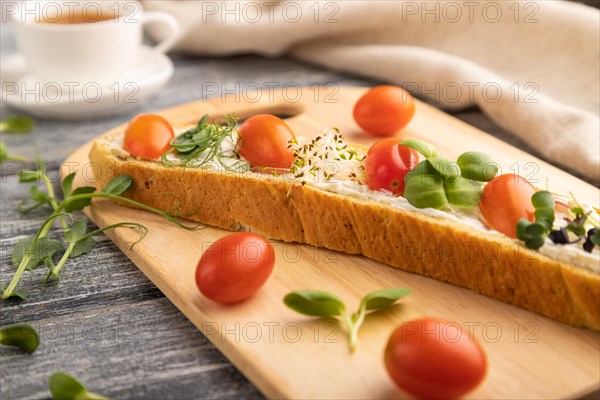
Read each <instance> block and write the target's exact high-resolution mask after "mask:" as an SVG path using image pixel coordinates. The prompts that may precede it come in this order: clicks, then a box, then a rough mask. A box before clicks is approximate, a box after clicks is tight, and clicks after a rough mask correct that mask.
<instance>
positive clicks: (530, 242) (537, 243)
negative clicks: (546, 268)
mask: <svg viewBox="0 0 600 400" xmlns="http://www.w3.org/2000/svg"><path fill="white" fill-rule="evenodd" d="M544 242H545V240H544V237H543V236H536V237H532V238H529V239H527V240H525V246H527V248H529V249H533V250H537V249H539V248H540V247H542V246H543V245H544Z"/></svg>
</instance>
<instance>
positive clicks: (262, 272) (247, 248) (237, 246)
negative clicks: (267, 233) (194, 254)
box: [196, 232, 275, 304]
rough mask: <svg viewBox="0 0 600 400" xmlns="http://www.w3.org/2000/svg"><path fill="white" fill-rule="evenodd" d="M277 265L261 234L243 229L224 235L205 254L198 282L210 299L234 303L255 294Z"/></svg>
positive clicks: (197, 273)
mask: <svg viewBox="0 0 600 400" xmlns="http://www.w3.org/2000/svg"><path fill="white" fill-rule="evenodd" d="M274 265H275V252H274V251H273V246H272V245H271V243H269V242H268V241H267V240H266V239H265V238H263V237H262V236H259V235H256V234H254V233H249V232H243V233H234V234H231V235H228V236H225V237H223V238H221V239H219V240H217V241H216V242H215V243H213V244H212V245H211V246H210V247H209V248H208V249H207V250H206V251H205V252H204V254H202V257H201V258H200V261H199V262H198V266H197V268H196V284H197V286H198V289H200V292H202V294H203V295H204V296H206V297H208V298H209V299H211V300H213V301H216V302H217V303H222V304H232V303H238V302H240V301H244V300H246V299H248V298H250V297H252V296H253V295H254V294H255V293H256V292H257V291H258V290H259V289H260V288H261V287H262V286H263V285H264V284H265V282H266V281H267V279H269V276H270V275H271V272H273V266H274Z"/></svg>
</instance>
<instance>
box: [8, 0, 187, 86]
mask: <svg viewBox="0 0 600 400" xmlns="http://www.w3.org/2000/svg"><path fill="white" fill-rule="evenodd" d="M59 18H60V20H61V21H65V18H69V20H70V21H73V20H74V19H75V18H79V19H81V18H83V21H84V22H82V23H53V22H52V21H57V20H59ZM11 20H12V22H13V26H14V31H15V36H16V41H17V48H18V50H19V52H20V53H21V54H22V55H23V57H24V58H25V62H26V63H27V68H28V69H29V70H30V72H31V73H32V74H33V75H34V76H35V77H36V78H38V79H40V80H42V81H46V82H57V83H59V84H61V85H62V84H65V83H67V82H69V83H70V82H78V83H80V82H97V83H106V82H110V81H111V80H112V81H114V80H115V79H118V78H119V77H120V76H121V75H123V74H124V73H126V72H127V69H128V68H129V67H131V66H132V65H133V63H134V62H135V60H136V57H137V56H138V51H139V50H140V48H141V45H142V38H143V26H144V25H146V24H149V23H162V24H165V25H166V26H167V27H168V28H169V34H168V36H167V37H166V38H164V39H163V40H162V41H161V42H160V43H158V44H157V45H156V46H155V47H154V49H155V51H158V52H162V53H164V52H167V51H168V50H169V49H170V48H171V47H172V46H173V45H174V44H175V42H176V40H177V39H178V36H179V25H178V23H177V21H176V20H175V19H174V18H173V17H172V16H171V15H169V14H167V13H163V12H158V11H151V12H143V10H142V6H141V5H140V3H138V2H137V1H117V0H96V1H88V0H70V1H25V2H23V3H21V4H19V6H18V8H17V9H15V10H14V12H13V13H12V15H11Z"/></svg>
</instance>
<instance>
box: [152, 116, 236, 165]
mask: <svg viewBox="0 0 600 400" xmlns="http://www.w3.org/2000/svg"><path fill="white" fill-rule="evenodd" d="M238 121H239V119H238V118H237V117H236V116H235V115H233V114H232V115H229V114H228V115H225V117H224V119H223V121H221V122H218V123H211V124H209V123H207V122H208V114H207V115H204V116H203V117H202V118H201V119H200V121H199V122H198V124H197V125H196V126H195V127H194V128H191V129H188V130H187V131H185V132H183V133H181V134H179V135H177V136H176V137H174V138H173V139H172V140H171V142H170V145H171V148H170V149H169V150H168V151H167V152H166V153H165V154H163V155H162V156H161V162H162V164H163V166H165V167H168V168H173V167H175V166H182V167H184V168H187V167H191V168H199V167H202V166H204V165H206V164H208V163H211V162H213V161H215V162H217V163H218V164H219V165H220V166H221V167H223V168H225V169H226V170H228V171H234V172H240V171H241V172H244V171H245V170H247V168H248V166H247V165H246V164H245V163H243V162H241V161H238V162H235V163H234V164H233V165H227V163H225V162H224V161H223V159H225V158H229V159H235V160H239V159H240V156H239V154H238V153H237V150H236V149H237V143H238V140H239V137H238V135H237V123H238ZM226 141H229V142H231V145H232V148H231V149H225V148H224V147H225V146H223V143H224V142H226ZM174 153H176V154H177V155H178V156H179V157H180V158H179V160H178V162H173V161H172V160H170V159H169V155H171V154H174Z"/></svg>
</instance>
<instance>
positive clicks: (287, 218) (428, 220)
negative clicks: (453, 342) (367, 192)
mask: <svg viewBox="0 0 600 400" xmlns="http://www.w3.org/2000/svg"><path fill="white" fill-rule="evenodd" d="M109 140H110V137H102V138H99V139H97V140H96V141H94V143H93V146H92V149H91V152H90V154H89V158H90V161H91V162H92V163H94V164H95V168H94V170H95V171H96V173H97V176H96V182H97V183H98V184H99V185H104V184H106V183H107V182H108V181H109V180H110V179H112V177H114V176H115V175H118V174H127V175H130V176H131V177H132V178H133V184H132V187H131V188H130V189H129V190H128V191H127V192H126V193H125V195H126V196H127V197H128V198H131V199H133V200H135V201H138V202H141V203H144V204H147V205H149V206H152V207H155V208H157V209H160V210H163V211H166V210H171V209H173V208H175V207H177V206H178V205H179V201H181V202H182V203H181V205H182V210H181V212H182V213H184V214H188V215H187V216H186V218H187V219H190V220H193V221H197V222H201V223H204V224H208V225H213V226H217V227H220V228H224V229H227V230H232V231H239V230H252V231H255V232H258V233H261V234H263V235H265V236H267V237H270V238H272V239H277V240H282V241H285V242H299V243H306V244H310V245H313V246H317V247H324V248H327V249H331V250H337V251H341V252H344V253H348V254H361V255H364V256H366V257H368V258H371V259H373V260H376V261H380V262H382V263H385V264H388V265H390V266H392V267H396V268H399V269H402V270H404V271H409V272H413V273H417V274H421V275H425V276H428V277H432V278H435V279H438V280H441V281H446V282H450V283H453V284H456V285H459V286H462V287H465V288H468V289H471V290H473V291H475V292H477V293H480V294H483V295H486V296H489V297H492V298H495V299H498V300H500V301H503V302H506V303H510V304H514V305H516V306H519V307H522V308H525V309H527V310H530V311H533V312H536V313H539V314H542V315H545V316H547V317H550V318H552V319H555V320H558V321H562V322H564V323H567V324H570V325H574V326H578V327H585V328H590V329H593V330H600V277H599V275H598V274H595V273H594V272H592V271H589V270H586V269H584V268H577V267H574V266H570V265H568V264H565V263H563V262H560V261H556V260H552V259H550V258H548V257H546V256H543V255H541V254H539V253H538V252H535V251H532V250H529V249H526V248H524V247H522V246H521V245H519V244H517V243H516V242H514V241H513V240H510V239H509V238H506V237H502V236H499V235H492V234H486V233H484V232H481V231H478V230H475V229H469V226H467V225H464V224H461V223H458V222H454V221H452V220H441V219H438V218H433V217H429V216H427V215H423V214H419V213H414V212H410V211H403V210H398V209H396V208H392V207H390V206H387V205H383V204H379V203H375V202H372V201H368V200H361V199H357V198H354V197H350V196H344V195H339V194H334V193H330V192H325V191H322V190H319V189H316V188H313V187H310V186H304V185H302V184H300V183H299V182H290V181H286V180H283V179H277V178H268V177H266V176H265V175H262V176H258V174H229V173H220V172H214V171H206V170H203V169H187V170H185V171H184V170H183V169H182V168H164V167H162V166H161V165H160V164H159V163H156V162H152V161H144V160H139V159H135V158H133V157H123V156H122V153H119V152H116V151H115V149H114V148H113V147H111V146H110V145H109Z"/></svg>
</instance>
